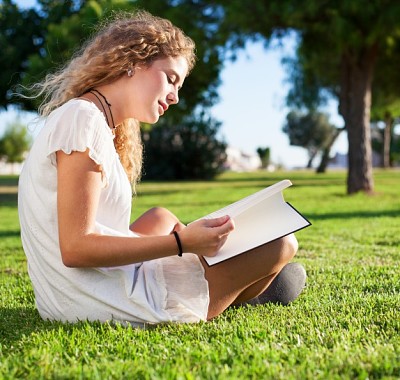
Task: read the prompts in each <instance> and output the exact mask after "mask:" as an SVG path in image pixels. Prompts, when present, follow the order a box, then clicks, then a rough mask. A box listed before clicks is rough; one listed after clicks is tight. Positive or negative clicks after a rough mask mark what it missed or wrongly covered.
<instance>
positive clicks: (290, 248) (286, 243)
mask: <svg viewBox="0 0 400 380" xmlns="http://www.w3.org/2000/svg"><path fill="white" fill-rule="evenodd" d="M279 245H280V261H281V262H282V264H283V265H285V264H286V263H288V262H289V261H290V260H291V259H292V258H293V257H294V256H295V255H296V253H297V250H298V248H299V243H298V241H297V239H296V236H294V234H290V235H287V236H284V237H283V238H281V239H279Z"/></svg>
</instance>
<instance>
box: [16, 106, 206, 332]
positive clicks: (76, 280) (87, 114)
mask: <svg viewBox="0 0 400 380" xmlns="http://www.w3.org/2000/svg"><path fill="white" fill-rule="evenodd" d="M87 149H89V155H90V157H91V158H92V159H93V160H94V161H95V162H96V163H97V164H99V165H101V168H102V175H103V188H102V191H101V197H100V204H99V208H98V212H97V216H96V231H97V232H99V233H102V234H104V235H113V236H130V237H132V239H140V237H138V236H136V235H134V234H133V233H132V232H131V231H130V230H129V222H130V216H131V204H132V191H131V187H130V183H129V181H128V179H127V176H126V174H125V172H124V169H123V167H122V165H121V163H120V161H119V157H118V154H117V152H116V151H115V148H114V144H113V135H112V133H111V130H110V128H109V127H108V125H107V124H106V121H105V119H104V116H103V114H102V113H101V112H100V111H99V110H98V109H97V107H96V106H95V105H94V104H93V103H90V102H88V101H86V100H78V99H73V100H70V101H68V102H67V103H66V104H64V105H63V106H61V107H60V108H58V109H57V110H55V111H54V112H52V113H51V114H50V115H49V117H48V118H47V120H46V124H45V126H44V127H43V129H42V130H41V131H40V133H39V135H38V137H37V138H36V140H35V142H34V144H33V146H32V149H31V151H30V153H29V156H28V158H27V160H26V162H25V164H24V167H23V170H22V173H21V176H20V179H19V191H18V198H19V199H18V203H19V205H18V210H19V219H20V225H21V238H22V245H23V248H24V251H25V254H26V256H27V260H28V272H29V276H30V278H31V281H32V284H33V288H34V292H35V298H36V305H37V308H38V310H39V313H40V315H41V316H42V318H44V319H50V320H60V321H70V322H76V321H78V320H91V321H93V320H99V321H103V322H104V321H120V322H129V323H131V324H133V325H142V324H143V323H159V322H168V321H176V322H198V321H200V320H205V319H206V316H207V311H208V304H209V293H208V283H207V281H206V279H205V277H204V269H203V267H202V265H201V263H200V260H199V258H198V257H197V256H196V255H194V254H190V253H188V254H184V255H183V256H182V257H178V256H172V257H167V258H162V259H157V260H151V261H146V262H144V263H139V264H132V265H126V266H120V267H110V268H90V269H87V268H68V267H66V266H65V265H64V264H63V262H62V260H61V253H60V248H59V237H58V225H57V220H58V219H57V161H56V152H57V151H59V150H62V151H63V152H65V153H67V154H69V153H71V152H72V151H80V152H83V151H86V150H87ZM71 207H74V205H71Z"/></svg>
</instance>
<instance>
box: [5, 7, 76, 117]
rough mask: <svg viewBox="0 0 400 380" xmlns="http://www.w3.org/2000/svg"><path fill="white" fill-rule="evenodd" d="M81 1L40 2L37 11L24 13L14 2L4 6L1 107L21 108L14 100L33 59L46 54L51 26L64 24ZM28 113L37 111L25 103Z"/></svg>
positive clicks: (31, 10)
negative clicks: (49, 26) (64, 20)
mask: <svg viewBox="0 0 400 380" xmlns="http://www.w3.org/2000/svg"><path fill="white" fill-rule="evenodd" d="M79 4H80V2H79V1H73V0H67V1H51V0H38V7H39V10H38V9H36V8H30V9H24V10H21V9H20V8H19V7H18V6H17V5H16V4H15V3H14V2H13V1H12V0H3V1H2V3H1V4H0V46H1V50H2V53H1V55H0V67H1V71H0V107H3V108H5V109H7V107H8V105H10V104H20V103H21V101H20V100H19V99H18V98H15V97H12V93H13V91H14V89H13V88H14V86H15V85H17V84H20V83H21V82H22V81H23V80H24V78H25V76H26V72H27V70H29V67H28V66H29V62H28V61H29V57H30V56H32V55H34V54H40V52H42V51H45V46H46V44H45V41H46V36H47V31H48V25H50V24H52V23H54V24H57V23H59V22H61V20H63V19H64V18H65V17H67V16H68V15H70V14H72V13H74V12H76V11H77V9H79ZM24 108H25V109H26V110H33V109H35V108H34V107H33V106H32V104H30V103H29V102H25V106H24Z"/></svg>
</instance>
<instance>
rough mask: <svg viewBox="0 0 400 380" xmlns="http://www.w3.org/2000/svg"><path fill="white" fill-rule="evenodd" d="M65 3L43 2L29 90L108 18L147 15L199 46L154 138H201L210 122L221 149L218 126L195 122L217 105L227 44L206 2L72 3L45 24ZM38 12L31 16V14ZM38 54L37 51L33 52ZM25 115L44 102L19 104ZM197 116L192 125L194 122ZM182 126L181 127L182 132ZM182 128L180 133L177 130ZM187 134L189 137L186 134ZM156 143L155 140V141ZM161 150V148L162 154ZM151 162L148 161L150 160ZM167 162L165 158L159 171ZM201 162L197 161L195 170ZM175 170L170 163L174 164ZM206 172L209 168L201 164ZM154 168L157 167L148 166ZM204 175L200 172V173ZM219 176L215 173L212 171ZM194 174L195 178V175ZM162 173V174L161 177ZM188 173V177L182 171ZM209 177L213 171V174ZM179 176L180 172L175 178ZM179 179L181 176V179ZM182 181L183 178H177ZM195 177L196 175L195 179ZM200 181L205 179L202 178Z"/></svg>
mask: <svg viewBox="0 0 400 380" xmlns="http://www.w3.org/2000/svg"><path fill="white" fill-rule="evenodd" d="M61 3H63V2H59V1H50V0H41V1H39V10H37V11H35V12H36V13H35V15H36V16H37V17H38V19H39V23H40V24H41V25H44V27H43V30H42V31H41V34H40V36H41V37H40V39H41V42H40V44H38V45H37V46H36V53H35V54H31V55H30V56H29V58H27V57H25V58H26V62H25V66H24V70H23V73H22V74H21V78H23V83H24V84H25V85H29V84H32V83H34V82H37V81H38V80H41V79H42V77H43V76H44V75H45V74H46V73H48V72H51V71H54V70H55V69H57V68H58V67H59V66H61V65H62V64H64V63H65V62H66V61H67V60H69V58H70V57H71V56H72V54H73V53H74V52H75V50H76V48H77V47H79V46H80V44H81V42H82V41H83V40H85V39H86V38H87V37H88V36H89V35H90V33H92V32H93V30H94V29H95V25H96V24H97V23H98V22H99V21H102V20H104V19H105V18H107V17H109V16H110V12H111V10H112V11H117V10H125V11H133V10H135V9H137V8H141V9H145V10H148V11H150V12H151V13H153V14H154V15H158V16H161V17H166V18H168V19H170V20H171V21H172V22H173V23H175V24H176V25H177V26H179V27H181V28H182V29H183V30H184V31H185V32H186V33H187V34H188V35H190V36H191V37H192V38H193V39H194V40H195V42H196V53H197V56H198V61H197V64H196V67H195V70H194V71H193V73H192V74H191V75H190V76H189V77H188V78H187V79H186V81H185V86H184V87H183V88H182V90H181V91H180V102H179V104H178V105H177V106H175V107H173V108H171V110H170V111H169V112H168V115H166V117H164V118H162V120H161V121H160V122H159V123H158V124H157V130H155V131H154V135H155V136H157V134H158V133H161V131H162V130H163V129H166V131H164V132H163V133H164V134H166V135H168V134H169V131H168V130H167V129H170V128H171V126H172V127H173V128H175V129H173V130H175V131H176V130H179V131H180V132H182V136H181V138H182V139H185V138H186V137H187V138H191V137H190V136H192V134H194V135H195V134H196V133H197V132H198V130H197V129H198V128H199V125H202V124H204V122H205V120H208V121H209V122H210V123H211V124H210V128H208V129H207V128H203V131H205V132H210V135H209V136H208V140H209V141H208V145H207V146H209V147H211V146H212V145H213V144H214V145H216V146H219V144H223V143H222V142H219V141H217V140H215V141H213V144H211V141H212V140H213V139H215V138H216V137H215V136H216V134H215V133H214V132H213V130H214V129H215V128H218V127H219V125H220V124H219V123H218V122H216V121H214V120H212V119H211V118H208V119H207V118H205V117H203V118H200V119H199V120H197V119H195V118H194V116H195V115H200V114H203V115H206V114H207V112H208V110H209V108H210V107H211V106H212V105H213V104H214V103H215V102H216V101H217V100H218V94H217V87H218V85H219V83H220V79H219V72H220V69H221V67H222V64H223V49H222V46H223V45H224V40H223V39H221V38H220V35H219V34H217V33H215V30H216V28H215V25H216V20H218V17H217V16H216V15H213V14H212V13H210V12H208V11H207V7H208V6H206V5H205V4H203V2H201V1H200V2H191V1H180V2H172V1H168V0H157V1H153V0H146V1H144V0H137V1H135V2H132V1H128V0H97V1H96V0H90V1H72V0H71V1H68V2H66V3H68V5H69V6H68V7H66V8H65V9H64V8H63V9H62V10H61V11H60V15H59V17H55V16H54V17H52V18H51V20H49V21H46V20H47V18H48V16H49V14H54V12H55V11H54V6H55V4H61ZM33 11H34V10H32V12H33ZM34 50H35V49H34ZM8 102H9V103H12V102H14V103H15V102H17V99H16V98H13V99H9V100H8ZM18 102H19V104H20V105H22V107H23V108H24V109H36V108H37V106H38V105H39V103H40V99H38V100H35V101H33V102H32V101H31V100H30V99H22V100H18ZM191 115H192V116H193V117H192V119H191V118H190V117H191ZM188 120H192V121H193V127H192V128H193V131H192V132H191V133H189V132H187V129H188V128H190V125H189V123H188ZM179 126H180V127H179ZM177 128H178V129H177ZM185 131H186V132H185ZM154 138H155V139H156V137H154ZM184 144H185V145H186V144H188V145H189V146H190V144H191V143H190V141H189V142H186V141H184ZM160 149H161V148H160ZM208 154H209V156H210V157H211V161H210V164H212V165H215V163H216V162H219V161H218V160H217V161H216V160H213V159H212V157H213V152H208ZM146 157H147V158H148V159H149V157H150V156H149V155H147V156H146ZM165 160H166V157H163V158H162V160H161V161H160V165H161V164H162V163H163V162H164V161H165ZM196 162H201V160H200V161H199V160H197V161H193V162H191V164H196ZM170 165H171V166H172V162H171V163H170ZM202 165H203V169H204V166H205V163H203V164H202ZM145 166H147V167H150V166H152V167H153V165H150V164H148V165H147V164H146V162H145ZM203 169H199V172H201V171H202V170H203ZM213 170H214V172H218V170H219V169H218V170H217V169H215V168H214V169H213ZM195 171H196V168H194V167H193V168H192V169H191V172H192V173H193V172H195ZM159 172H160V173H161V172H162V171H161V170H160V171H159ZM184 172H185V173H189V171H186V170H185V171H184ZM209 172H210V173H211V171H209ZM176 173H177V172H176ZM177 175H178V174H177ZM179 175H180V174H179ZM191 175H192V174H191ZM201 175H202V176H203V175H204V173H203V174H201Z"/></svg>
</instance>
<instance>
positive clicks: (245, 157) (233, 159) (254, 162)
mask: <svg viewBox="0 0 400 380" xmlns="http://www.w3.org/2000/svg"><path fill="white" fill-rule="evenodd" d="M225 152H226V156H227V158H226V162H225V165H224V169H225V170H231V171H234V172H248V171H253V170H257V169H259V168H261V159H260V157H259V155H258V154H256V153H254V154H249V153H245V152H242V151H241V150H240V149H237V148H233V147H227V148H226V151H225Z"/></svg>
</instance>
